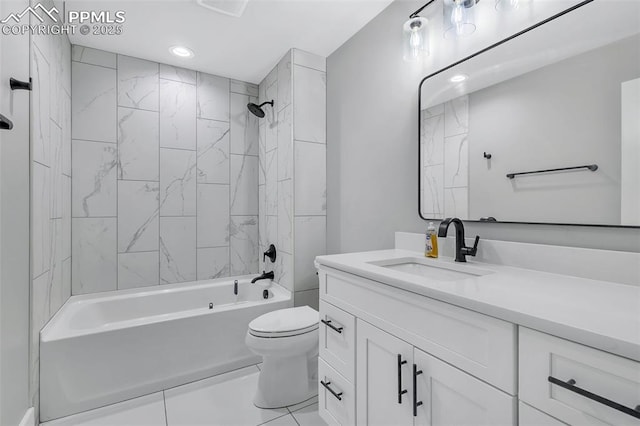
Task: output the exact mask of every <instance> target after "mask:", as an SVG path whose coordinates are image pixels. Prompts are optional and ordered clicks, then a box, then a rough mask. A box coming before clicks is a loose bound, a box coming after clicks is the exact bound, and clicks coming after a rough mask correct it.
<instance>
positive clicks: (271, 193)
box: [265, 150, 278, 216]
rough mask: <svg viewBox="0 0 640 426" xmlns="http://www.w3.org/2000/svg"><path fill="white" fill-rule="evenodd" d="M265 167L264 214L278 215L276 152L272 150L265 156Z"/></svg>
mask: <svg viewBox="0 0 640 426" xmlns="http://www.w3.org/2000/svg"><path fill="white" fill-rule="evenodd" d="M265 158H266V160H265V167H266V171H265V172H266V182H265V191H266V193H265V194H266V214H268V215H272V216H276V215H277V214H278V151H277V150H273V151H269V152H267V154H266V155H265Z"/></svg>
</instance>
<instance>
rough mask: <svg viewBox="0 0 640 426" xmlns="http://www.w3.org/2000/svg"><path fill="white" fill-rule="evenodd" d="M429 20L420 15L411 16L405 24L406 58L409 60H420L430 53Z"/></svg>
mask: <svg viewBox="0 0 640 426" xmlns="http://www.w3.org/2000/svg"><path fill="white" fill-rule="evenodd" d="M427 22H428V21H427V20H426V19H425V18H422V17H420V16H416V17H414V18H410V19H409V20H408V21H407V22H405V23H404V25H403V32H404V43H405V47H404V59H405V60H407V61H416V60H420V59H422V58H423V57H425V56H428V55H429V38H428V37H429V34H428V32H427V31H428V30H427Z"/></svg>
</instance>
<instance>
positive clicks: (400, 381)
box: [398, 354, 407, 404]
mask: <svg viewBox="0 0 640 426" xmlns="http://www.w3.org/2000/svg"><path fill="white" fill-rule="evenodd" d="M406 363H407V360H406V359H405V360H404V361H403V360H402V355H400V354H398V404H402V395H404V394H405V393H407V390H406V389H402V366H403V365H405V364H406Z"/></svg>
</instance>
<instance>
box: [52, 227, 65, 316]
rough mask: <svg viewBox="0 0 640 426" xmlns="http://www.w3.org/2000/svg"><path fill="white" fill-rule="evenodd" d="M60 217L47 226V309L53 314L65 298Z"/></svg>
mask: <svg viewBox="0 0 640 426" xmlns="http://www.w3.org/2000/svg"><path fill="white" fill-rule="evenodd" d="M61 234H62V219H51V226H50V227H49V247H50V249H49V250H50V254H49V311H50V314H51V315H53V314H54V313H56V312H57V311H58V309H60V306H62V304H63V303H64V302H65V301H66V300H67V299H66V298H65V295H64V292H63V288H62V235H61Z"/></svg>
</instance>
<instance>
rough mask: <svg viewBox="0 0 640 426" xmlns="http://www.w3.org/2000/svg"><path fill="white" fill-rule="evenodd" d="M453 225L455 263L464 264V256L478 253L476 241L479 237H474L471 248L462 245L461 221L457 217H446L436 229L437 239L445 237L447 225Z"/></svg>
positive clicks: (462, 229)
mask: <svg viewBox="0 0 640 426" xmlns="http://www.w3.org/2000/svg"><path fill="white" fill-rule="evenodd" d="M452 223H453V224H454V225H455V227H456V262H466V261H467V259H466V256H475V255H476V253H477V252H478V241H480V237H479V236H477V235H476V241H475V243H474V244H473V247H467V246H465V245H464V225H463V224H462V221H461V220H460V219H458V218H457V217H448V218H446V219H445V220H443V221H442V222H440V228H439V229H438V237H441V238H443V237H446V236H447V230H448V229H449V225H451V224H452Z"/></svg>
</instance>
